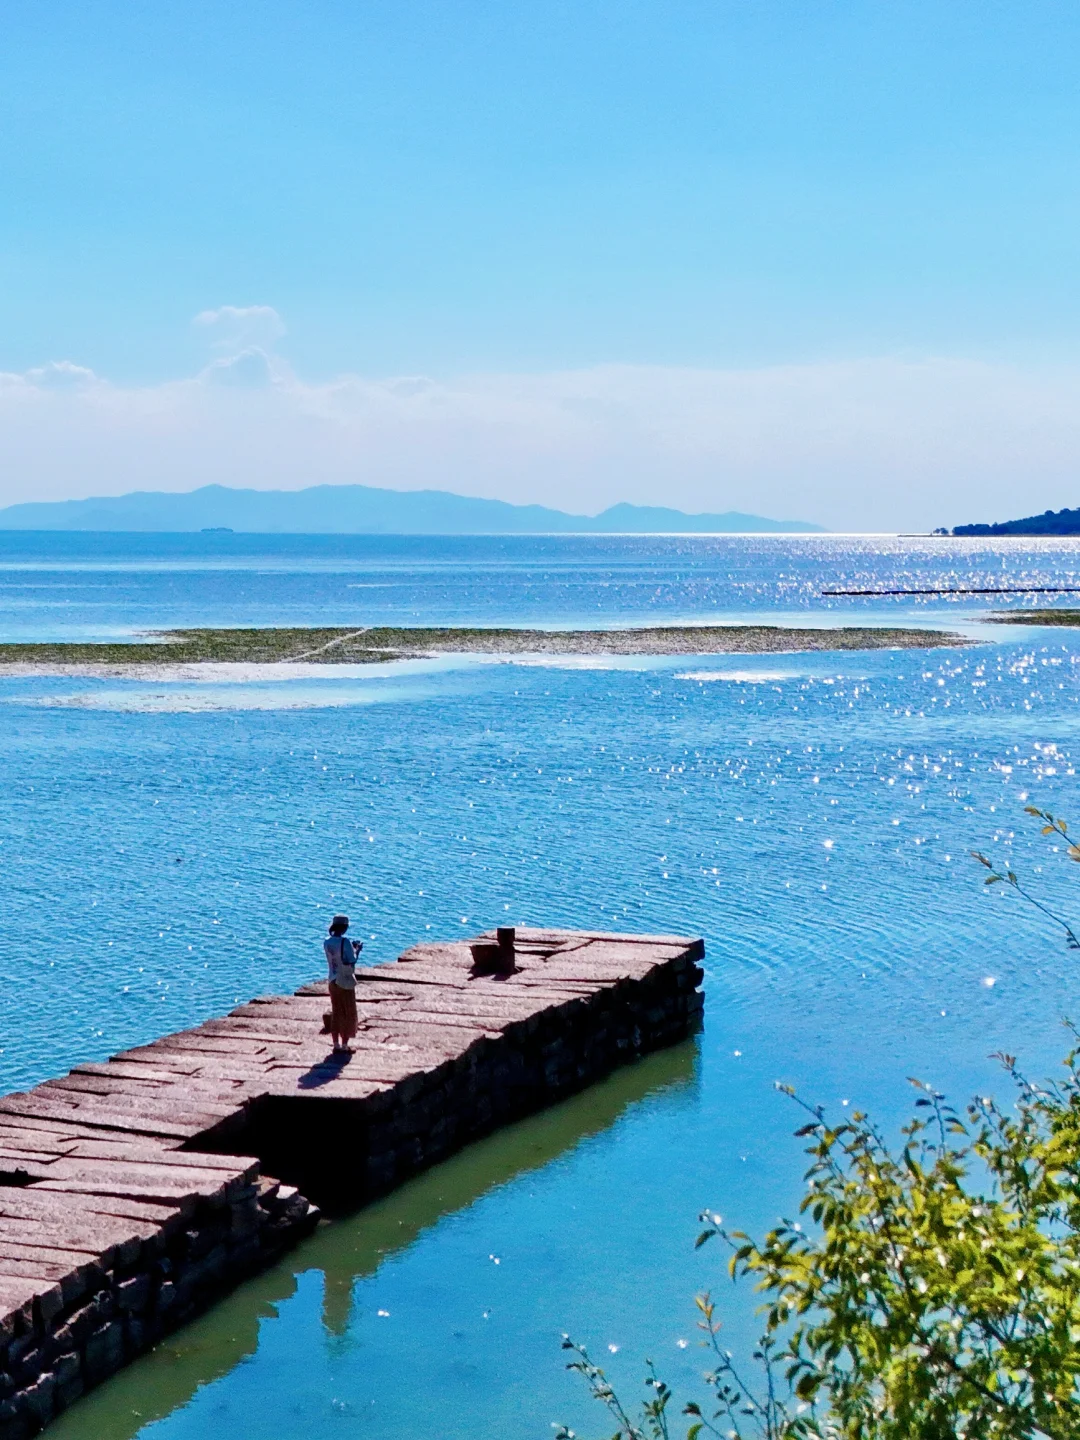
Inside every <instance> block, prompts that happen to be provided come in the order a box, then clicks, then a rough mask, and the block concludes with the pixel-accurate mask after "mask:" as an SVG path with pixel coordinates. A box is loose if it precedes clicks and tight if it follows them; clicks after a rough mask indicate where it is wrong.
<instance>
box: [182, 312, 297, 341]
mask: <svg viewBox="0 0 1080 1440" xmlns="http://www.w3.org/2000/svg"><path fill="white" fill-rule="evenodd" d="M191 323H192V324H193V325H195V326H196V327H197V328H198V329H200V330H205V331H206V332H207V333H208V334H209V335H210V336H211V338H212V341H213V344H214V346H215V348H217V349H219V350H242V349H244V348H246V347H247V346H252V345H254V346H258V347H259V348H261V349H267V350H269V349H271V348H272V347H273V346H274V345H275V344H276V343H277V341H278V340H280V339H281V338H282V336H283V335H284V334H285V333H286V331H285V322H284V321H283V320H282V318H281V316H280V315H279V314H278V312H277V311H276V310H275V309H274V307H273V306H272V305H219V306H218V308H217V309H216V310H200V311H199V313H198V315H196V316H195V318H194V320H192V322H191Z"/></svg>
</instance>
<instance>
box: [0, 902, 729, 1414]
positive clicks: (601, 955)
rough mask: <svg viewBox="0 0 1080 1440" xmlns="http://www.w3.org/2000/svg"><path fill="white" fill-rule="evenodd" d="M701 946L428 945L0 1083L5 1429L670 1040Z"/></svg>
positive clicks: (589, 935)
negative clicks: (290, 1253)
mask: <svg viewBox="0 0 1080 1440" xmlns="http://www.w3.org/2000/svg"><path fill="white" fill-rule="evenodd" d="M703 949H704V947H703V945H702V942H701V941H700V940H690V939H685V938H680V937H676V936H641V935H612V934H604V933H599V932H582V931H573V932H571V931H565V930H521V929H519V930H517V931H516V932H514V931H500V932H498V933H495V932H492V933H491V934H489V935H482V936H478V937H477V938H476V939H475V940H473V941H468V942H454V943H447V944H423V945H417V946H415V947H414V948H413V949H411V950H408V951H406V952H405V954H403V955H402V956H401V957H400V958H399V959H398V960H397V961H395V962H394V963H393V964H388V965H376V966H369V967H360V968H358V970H357V1008H358V1013H359V1019H360V1033H359V1035H358V1036H357V1039H356V1041H355V1042H354V1049H353V1052H352V1053H351V1054H350V1055H347V1056H340V1055H339V1056H333V1055H331V1054H330V1053H328V1052H329V1048H330V1047H329V1041H328V1037H327V1036H326V1035H324V1034H322V1033H320V1032H321V1030H322V1023H323V1016H324V1013H325V1012H326V1011H327V1009H328V1002H327V998H326V987H325V985H324V984H322V983H318V984H312V985H306V986H304V987H302V988H301V989H300V990H298V991H297V992H296V994H294V995H286V996H265V997H261V998H259V999H257V1000H253V1001H251V1002H250V1003H249V1004H247V1005H241V1006H240V1007H238V1008H237V1009H236V1010H233V1011H232V1012H231V1013H230V1014H229V1015H227V1016H226V1017H224V1018H223V1019H219V1020H208V1021H206V1022H205V1023H204V1024H202V1025H199V1026H197V1027H196V1028H195V1029H192V1030H186V1031H183V1032H181V1033H179V1034H176V1035H169V1036H166V1037H165V1038H164V1039H161V1040H157V1041H155V1042H154V1043H153V1044H151V1045H146V1046H140V1047H139V1048H137V1049H134V1050H128V1051H125V1052H124V1053H123V1054H120V1055H116V1056H114V1057H113V1058H112V1059H111V1060H108V1061H106V1062H104V1063H100V1064H86V1065H79V1066H76V1068H75V1069H74V1070H72V1071H71V1073H70V1074H68V1075H66V1076H64V1077H62V1078H60V1079H56V1080H48V1081H46V1082H45V1083H44V1084H42V1085H39V1086H37V1087H36V1088H35V1089H33V1090H30V1091H27V1092H25V1093H19V1094H13V1095H8V1096H5V1097H3V1098H2V1099H0V1440H25V1437H28V1436H31V1435H34V1434H36V1433H37V1432H38V1431H39V1430H41V1429H42V1427H43V1426H44V1425H46V1424H47V1423H48V1421H49V1420H50V1419H51V1418H52V1416H53V1415H55V1414H56V1413H58V1412H59V1411H60V1410H62V1409H64V1408H66V1407H67V1406H68V1405H70V1404H72V1403H73V1401H75V1400H76V1399H77V1398H78V1397H79V1396H80V1395H81V1394H83V1393H84V1391H85V1390H87V1389H89V1388H90V1387H92V1386H93V1385H95V1384H97V1383H99V1382H100V1381H101V1380H103V1379H105V1378H106V1377H107V1376H109V1375H111V1374H113V1373H114V1372H115V1371H116V1370H118V1369H119V1368H120V1367H121V1366H122V1365H123V1364H124V1363H125V1362H126V1361H128V1360H130V1359H132V1358H134V1357H135V1356H137V1355H139V1354H140V1353H142V1352H143V1351H145V1350H147V1349H148V1348H149V1347H151V1346H152V1345H153V1344H154V1343H155V1341H157V1340H158V1339H159V1338H161V1336H162V1335H164V1334H166V1333H167V1332H168V1331H170V1330H173V1329H175V1328H176V1327H177V1326H178V1325H181V1324H183V1323H184V1322H185V1321H186V1320H188V1319H190V1318H191V1317H192V1316H193V1315H195V1314H197V1313H198V1312H199V1311H200V1310H201V1309H204V1308H205V1307H206V1306H207V1305H209V1304H210V1303H212V1302H213V1300H214V1299H215V1298H216V1297H218V1296H219V1295H221V1294H222V1293H224V1292H225V1291H226V1290H228V1289H229V1288H231V1287H232V1286H234V1285H235V1284H236V1283H238V1282H239V1281H240V1280H242V1279H243V1278H245V1277H246V1276H248V1275H251V1274H253V1273H254V1272H255V1271H257V1270H259V1269H261V1268H262V1267H263V1266H265V1265H266V1264H268V1263H269V1262H270V1261H272V1260H273V1259H274V1258H276V1257H277V1256H278V1255H279V1254H280V1253H281V1252H282V1251H283V1250H284V1249H285V1248H286V1247H287V1246H288V1245H291V1244H293V1243H295V1242H296V1241H297V1240H299V1239H300V1238H302V1237H303V1236H304V1235H305V1234H307V1233H309V1232H310V1231H311V1230H312V1228H313V1227H314V1226H315V1224H316V1223H317V1222H318V1220H319V1217H320V1210H328V1211H331V1212H332V1211H334V1210H341V1209H344V1208H347V1207H352V1206H356V1205H360V1204H363V1203H364V1202H365V1201H366V1200H369V1199H371V1198H372V1197H374V1196H376V1195H380V1194H383V1193H385V1192H386V1191H388V1190H390V1189H392V1188H393V1187H394V1186H395V1185H397V1184H400V1183H401V1181H402V1180H404V1179H406V1178H407V1177H408V1176H409V1175H412V1174H414V1173H416V1172H417V1171H418V1170H421V1169H423V1168H424V1167H426V1166H428V1165H431V1164H433V1163H435V1162H437V1161H438V1160H440V1159H442V1158H444V1157H445V1156H447V1155H449V1154H451V1153H452V1152H453V1151H455V1150H457V1149H459V1148H460V1147H461V1146H462V1145H466V1144H468V1143H469V1141H471V1140H474V1139H477V1138H479V1137H480V1136H482V1135H485V1134H487V1133H489V1132H490V1131H491V1130H493V1129H495V1128H497V1127H498V1126H500V1125H504V1124H507V1123H509V1122H510V1121H512V1120H515V1119H518V1118H520V1117H522V1116H524V1115H526V1114H529V1113H530V1112H531V1111H534V1110H537V1109H539V1108H541V1107H542V1106H545V1105H550V1104H552V1103H553V1102H555V1101H557V1100H559V1099H562V1098H564V1097H565V1096H568V1095H570V1094H572V1093H574V1092H575V1091H577V1090H580V1089H582V1088H583V1087H584V1086H586V1085H588V1084H590V1083H591V1082H592V1081H594V1080H596V1079H599V1078H600V1077H601V1076H603V1075H605V1074H608V1073H609V1072H610V1071H611V1070H612V1069H614V1068H615V1067H616V1066H618V1065H621V1064H624V1063H626V1062H628V1061H631V1060H633V1059H635V1058H636V1057H637V1056H640V1055H642V1054H645V1053H647V1052H648V1051H650V1050H655V1049H658V1048H659V1047H661V1046H665V1045H670V1044H673V1043H675V1042H676V1041H678V1040H681V1039H683V1038H684V1037H685V1036H686V1035H688V1034H690V1033H691V1032H692V1031H693V1030H694V1029H696V1028H697V1026H698V1024H699V1022H700V1017H701V1011H702V996H701V992H700V990H699V988H698V987H699V985H700V982H701V978H702V972H701V970H700V968H699V966H698V961H699V960H700V959H701V957H702V955H703Z"/></svg>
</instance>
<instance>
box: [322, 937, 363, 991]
mask: <svg viewBox="0 0 1080 1440" xmlns="http://www.w3.org/2000/svg"><path fill="white" fill-rule="evenodd" d="M323 949H324V950H325V951H326V964H327V967H328V968H329V971H330V979H331V980H332V981H333V983H334V984H335V985H339V986H340V987H341V989H342V990H355V989H356V954H355V952H354V950H353V948H352V941H351V940H350V939H349V937H348V936H347V935H328V936H327V937H326V939H325V940H324V941H323Z"/></svg>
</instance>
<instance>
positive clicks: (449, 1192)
mask: <svg viewBox="0 0 1080 1440" xmlns="http://www.w3.org/2000/svg"><path fill="white" fill-rule="evenodd" d="M697 1066H698V1045H697V1042H696V1041H686V1042H684V1043H683V1044H681V1045H678V1046H675V1047H674V1048H672V1049H670V1050H664V1051H660V1052H658V1053H656V1054H653V1055H650V1056H648V1057H646V1058H645V1059H643V1060H639V1061H637V1062H636V1063H635V1064H633V1065H629V1066H626V1067H625V1068H623V1069H622V1070H619V1071H616V1072H615V1073H614V1074H613V1075H611V1076H609V1077H608V1078H607V1079H606V1080H604V1081H602V1082H600V1083H599V1084H597V1085H593V1086H591V1087H590V1088H589V1089H588V1090H586V1091H584V1092H583V1093H582V1094H580V1095H576V1096H574V1098H573V1099H571V1100H568V1101H565V1102H564V1103H562V1104H560V1105H557V1106H554V1107H553V1108H551V1109H549V1110H545V1111H542V1112H540V1113H539V1114H537V1115H533V1116H530V1117H529V1118H528V1119H527V1120H523V1121H520V1122H518V1123H517V1124H515V1125H512V1126H510V1127H509V1128H507V1129H505V1130H501V1131H499V1132H497V1133H496V1134H494V1135H491V1136H489V1137H488V1138H486V1139H484V1140H481V1141H479V1142H478V1143H476V1144H474V1145H470V1146H469V1147H468V1148H467V1149H465V1150H463V1151H460V1152H459V1153H458V1154H457V1155H455V1156H453V1157H452V1158H451V1159H450V1160H448V1161H446V1162H444V1163H443V1164H441V1165H438V1166H436V1167H435V1168H434V1169H432V1170H429V1171H427V1172H425V1173H424V1174H422V1175H420V1176H418V1177H416V1178H415V1179H413V1180H411V1181H409V1182H407V1183H406V1184H405V1185H403V1186H402V1187H401V1188H400V1189H399V1190H396V1191H395V1192H394V1193H393V1194H391V1195H388V1196H386V1197H385V1198H384V1199H382V1200H379V1201H377V1202H375V1203H374V1204H372V1205H369V1206H367V1207H366V1208H365V1209H363V1210H361V1211H359V1212H357V1213H356V1214H355V1215H353V1216H350V1217H348V1218H345V1219H341V1220H336V1221H333V1222H332V1223H330V1224H326V1225H323V1226H321V1227H320V1228H319V1230H318V1231H317V1232H316V1234H315V1235H313V1236H312V1237H311V1239H310V1240H308V1241H306V1242H304V1243H303V1244H302V1245H301V1246H300V1247H298V1248H297V1249H296V1250H294V1251H293V1252H292V1253H291V1254H290V1255H288V1256H287V1257H286V1258H285V1259H284V1260H283V1261H282V1262H281V1263H280V1264H279V1265H277V1266H276V1267H275V1268H274V1269H272V1270H269V1271H267V1272H266V1273H265V1274H263V1275H260V1276H258V1277H257V1278H256V1279H254V1280H252V1281H249V1282H248V1283H246V1284H245V1285H243V1286H241V1287H240V1289H238V1290H237V1291H235V1292H234V1293H233V1294H232V1295H231V1296H229V1297H228V1298H226V1299H225V1300H223V1301H222V1302H221V1303H220V1304H218V1305H217V1306H215V1307H214V1308H213V1309H212V1310H211V1311H209V1312H208V1313H207V1314H206V1315H203V1316H202V1317H201V1318H200V1319H198V1320H196V1321H194V1322H193V1323H192V1324H191V1325H188V1326H187V1327H185V1328H184V1329H183V1330H181V1331H180V1332H179V1333H177V1334H176V1335H172V1336H170V1337H169V1338H168V1339H167V1340H165V1341H163V1342H162V1343H161V1344H160V1345H159V1346H158V1347H157V1348H156V1349H155V1350H154V1351H153V1352H152V1353H151V1354H149V1355H146V1356H144V1357H143V1358H142V1359H140V1360H137V1361H135V1362H134V1363H133V1364H132V1365H131V1366H130V1367H129V1368H128V1369H126V1370H124V1371H122V1372H121V1373H120V1374H119V1375H117V1376H115V1377H114V1378H113V1379H112V1380H109V1381H107V1382H106V1383H105V1384H104V1385H103V1386H101V1387H100V1388H99V1389H98V1390H96V1391H94V1392H92V1393H91V1394H90V1395H89V1396H87V1397H86V1398H85V1399H84V1400H81V1401H79V1402H78V1403H77V1404H76V1405H75V1406H74V1407H73V1408H72V1409H71V1410H69V1411H67V1412H66V1413H65V1414H64V1415H62V1416H61V1417H60V1418H59V1419H58V1420H57V1421H56V1422H55V1423H54V1424H53V1425H51V1426H50V1427H49V1432H48V1433H49V1436H50V1440H134V1437H135V1436H138V1435H139V1434H140V1432H142V1431H143V1430H145V1429H146V1428H147V1427H148V1426H151V1425H153V1424H154V1423H155V1422H158V1421H161V1420H163V1419H165V1417H167V1416H169V1415H171V1414H173V1413H174V1412H175V1411H177V1410H179V1409H181V1408H182V1407H183V1406H185V1405H187V1404H188V1403H189V1402H190V1401H191V1400H192V1399H193V1397H194V1396H195V1395H196V1394H197V1392H199V1391H200V1390H202V1389H203V1388H204V1387H205V1386H208V1385H212V1384H214V1383H215V1382H220V1381H222V1380H223V1379H224V1378H225V1377H227V1376H228V1375H230V1373H231V1372H232V1371H234V1370H235V1369H236V1367H237V1366H239V1365H241V1364H242V1363H243V1362H244V1361H246V1360H249V1359H250V1358H251V1357H252V1356H254V1355H255V1354H256V1352H257V1351H258V1349H259V1346H260V1342H261V1341H262V1339H263V1338H264V1337H263V1322H271V1323H272V1322H274V1321H275V1320H277V1319H278V1316H279V1308H278V1307H279V1306H281V1305H283V1304H284V1303H285V1302H287V1301H289V1300H291V1299H292V1298H293V1297H294V1295H296V1293H297V1289H298V1285H299V1284H300V1283H307V1282H308V1281H309V1280H310V1279H311V1278H316V1283H317V1275H318V1272H321V1275H322V1321H323V1327H324V1331H325V1333H326V1336H327V1338H328V1339H331V1340H332V1339H335V1338H337V1339H341V1338H343V1337H345V1336H346V1335H347V1333H348V1330H349V1326H350V1321H351V1319H352V1316H353V1302H354V1296H355V1292H356V1285H357V1282H358V1281H360V1280H363V1279H366V1278H368V1277H371V1276H373V1275H374V1274H375V1273H376V1272H377V1271H378V1269H379V1267H380V1266H381V1265H382V1264H383V1263H384V1262H385V1261H387V1260H388V1259H390V1258H391V1257H393V1256H395V1255H399V1254H400V1253H401V1252H403V1251H405V1250H407V1249H408V1247H409V1246H410V1245H412V1244H413V1243H414V1241H416V1240H417V1239H418V1238H419V1237H420V1236H421V1235H422V1234H423V1233H424V1232H425V1231H426V1230H428V1229H430V1228H431V1227H432V1226H435V1225H437V1224H438V1223H439V1221H440V1220H442V1219H443V1218H444V1217H446V1216H449V1215H453V1214H455V1213H457V1212H460V1211H464V1210H466V1209H467V1208H468V1207H469V1206H470V1205H472V1204H474V1203H475V1202H476V1201H478V1200H480V1199H481V1198H482V1197H484V1196H485V1195H487V1194H489V1193H491V1192H492V1191H494V1190H496V1189H498V1188H499V1187H500V1186H503V1185H506V1184H508V1183H510V1182H513V1181H515V1180H517V1179H518V1178H520V1177H521V1176H523V1175H527V1174H528V1173H529V1172H530V1171H536V1170H539V1169H541V1168H542V1167H543V1166H545V1165H548V1164H549V1163H551V1162H552V1161H557V1160H559V1159H560V1158H562V1157H564V1156H566V1155H568V1154H569V1153H570V1152H571V1151H572V1150H573V1149H574V1148H575V1147H576V1146H578V1145H580V1144H581V1143H582V1142H583V1141H586V1140H588V1139H589V1138H590V1137H592V1136H597V1135H600V1134H602V1133H603V1132H604V1131H606V1130H609V1129H611V1128H612V1127H613V1126H615V1125H616V1124H618V1122H619V1121H620V1120H622V1119H623V1117H624V1116H625V1115H626V1114H627V1112H628V1111H629V1110H631V1109H632V1108H634V1107H636V1106H638V1105H639V1104H640V1103H641V1102H643V1101H646V1100H654V1099H657V1098H660V1097H672V1098H675V1097H683V1096H684V1097H685V1098H687V1099H692V1091H693V1089H694V1087H695V1082H696V1078H697ZM557 1338H558V1337H557V1335H556V1334H555V1333H554V1332H553V1334H552V1345H551V1362H552V1369H553V1370H554V1369H556V1368H557V1367H558V1364H559V1356H558V1350H557ZM401 1382H402V1384H406V1383H409V1381H408V1378H407V1377H405V1376H402V1377H401Z"/></svg>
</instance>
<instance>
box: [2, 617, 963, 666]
mask: <svg viewBox="0 0 1080 1440" xmlns="http://www.w3.org/2000/svg"><path fill="white" fill-rule="evenodd" d="M965 643H967V642H966V641H965V639H964V637H962V636H960V635H955V634H952V633H949V632H946V631H940V630H920V629H901V628H888V629H886V628H876V627H869V626H844V627H837V628H832V629H803V628H796V627H792V626H783V625H679V626H655V627H649V628H643V629H636V630H523V629H479V628H473V629H464V628H452V627H445V628H420V627H417V628H386V627H371V628H365V629H346V628H344V627H335V628H312V629H307V628H292V629H283V628H282V629H249V630H243V629H206V630H166V631H158V632H150V633H148V634H147V635H146V636H145V638H143V639H138V640H133V641H130V642H124V643H121V644H116V643H111V644H94V643H85V642H67V641H63V642H59V641H58V642H44V643H32V644H3V645H0V667H12V666H17V667H19V668H20V669H21V668H25V667H30V668H39V667H49V668H52V667H55V666H57V665H61V666H69V665H71V666H79V667H84V666H107V667H110V668H112V667H123V668H125V669H126V668H130V667H145V666H162V665H168V666H170V667H171V666H175V665H192V664H195V665H198V664H210V663H213V664H222V663H233V664H281V663H292V664H296V663H314V664H325V665H343V664H351V665H355V664H365V663H376V662H378V661H383V660H398V659H406V658H410V657H413V658H415V657H420V656H431V655H440V654H450V653H453V654H478V655H501V654H519V655H520V654H541V655H718V654H733V655H755V654H768V653H770V652H773V653H775V652H780V651H787V652H790V651H800V650H802V651H806V650H882V649H922V648H924V647H926V646H933V645H961V644H965Z"/></svg>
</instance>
